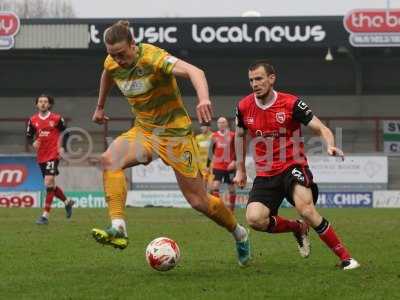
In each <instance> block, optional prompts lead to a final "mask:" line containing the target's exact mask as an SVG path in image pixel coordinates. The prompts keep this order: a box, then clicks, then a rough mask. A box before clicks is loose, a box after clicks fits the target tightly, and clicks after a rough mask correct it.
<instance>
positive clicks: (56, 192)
mask: <svg viewBox="0 0 400 300" xmlns="http://www.w3.org/2000/svg"><path fill="white" fill-rule="evenodd" d="M54 195H55V196H56V197H57V198H58V199H60V200H61V201H62V202H65V201H66V200H67V197H66V196H65V194H64V192H63V190H62V189H61V188H60V187H58V186H56V188H55V190H54Z"/></svg>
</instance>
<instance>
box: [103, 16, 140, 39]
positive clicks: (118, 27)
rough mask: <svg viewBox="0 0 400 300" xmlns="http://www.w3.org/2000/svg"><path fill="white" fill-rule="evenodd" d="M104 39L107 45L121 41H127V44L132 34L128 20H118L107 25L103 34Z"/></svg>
mask: <svg viewBox="0 0 400 300" xmlns="http://www.w3.org/2000/svg"><path fill="white" fill-rule="evenodd" d="M104 41H105V43H106V44H108V45H114V44H116V43H119V42H122V41H127V42H128V44H131V43H132V41H133V36H132V33H131V31H130V30H129V21H124V20H120V21H118V22H117V23H114V24H113V25H112V26H110V27H108V28H107V30H106V34H105V35H104Z"/></svg>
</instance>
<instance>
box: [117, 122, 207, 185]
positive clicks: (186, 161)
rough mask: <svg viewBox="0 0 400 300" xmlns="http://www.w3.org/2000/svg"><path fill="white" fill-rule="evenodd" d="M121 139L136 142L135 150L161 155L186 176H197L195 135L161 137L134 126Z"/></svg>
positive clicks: (197, 153) (153, 156)
mask: <svg viewBox="0 0 400 300" xmlns="http://www.w3.org/2000/svg"><path fill="white" fill-rule="evenodd" d="M118 138H119V139H120V138H121V139H124V140H127V141H129V142H133V143H135V144H136V145H135V150H137V149H139V152H140V151H142V152H141V153H142V154H143V153H146V154H147V155H151V156H152V158H153V159H155V158H157V157H160V158H161V159H162V160H163V161H164V163H166V164H167V165H169V166H171V167H172V168H173V169H174V170H176V171H178V172H179V173H181V174H182V175H184V176H186V177H192V178H194V177H197V174H198V172H199V171H200V173H202V172H201V169H200V167H199V149H198V146H197V143H196V140H195V138H194V136H193V135H187V136H184V137H160V136H157V135H155V134H152V133H151V132H148V131H145V130H143V129H141V128H140V127H133V128H131V129H130V130H129V131H127V132H124V133H123V134H121V135H120V136H119V137H118Z"/></svg>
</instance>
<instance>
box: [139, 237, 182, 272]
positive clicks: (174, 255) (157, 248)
mask: <svg viewBox="0 0 400 300" xmlns="http://www.w3.org/2000/svg"><path fill="white" fill-rule="evenodd" d="M180 257H181V253H180V250H179V247H178V244H177V243H176V242H175V241H174V240H171V239H169V238H167V237H159V238H156V239H155V240H153V241H151V242H150V244H148V246H147V248H146V260H147V263H148V264H149V266H150V267H152V268H153V269H155V270H157V271H168V270H171V269H172V268H174V267H175V266H176V265H177V264H178V262H179V259H180Z"/></svg>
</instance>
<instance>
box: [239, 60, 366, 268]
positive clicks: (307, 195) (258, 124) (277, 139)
mask: <svg viewBox="0 0 400 300" xmlns="http://www.w3.org/2000/svg"><path fill="white" fill-rule="evenodd" d="M249 80H250V85H251V88H252V89H253V93H251V94H250V95H248V96H246V97H244V98H243V99H242V100H240V101H239V103H238V105H237V109H236V119H237V120H236V122H237V128H236V136H235V148H236V159H237V166H236V167H237V171H236V175H235V179H234V181H235V182H236V183H237V184H238V185H239V186H244V185H245V184H246V168H245V163H244V159H245V152H246V151H245V150H246V143H245V142H244V137H245V134H246V133H248V134H249V136H250V137H251V142H250V145H251V147H250V148H251V149H250V151H251V153H252V155H253V159H254V162H255V165H256V174H257V176H256V178H255V180H254V183H253V187H252V190H251V192H250V195H249V201H248V204H247V211H246V219H247V222H248V223H249V225H250V226H251V227H252V228H254V229H255V230H257V231H265V232H268V233H283V232H292V233H293V234H294V236H295V238H296V240H297V243H298V246H299V251H300V255H301V256H302V257H308V256H309V254H310V245H309V238H308V227H309V226H311V227H312V228H313V229H314V230H315V231H316V233H317V234H318V235H319V237H320V239H321V240H322V241H323V242H324V243H325V244H326V245H327V246H328V247H329V248H330V249H331V250H332V251H333V252H334V253H335V254H336V255H337V256H338V257H339V259H340V262H341V263H340V266H341V267H342V269H344V270H349V269H355V268H357V267H359V263H358V262H357V261H356V260H355V259H353V258H352V257H351V255H350V253H349V251H348V250H347V249H346V247H345V246H344V244H343V243H342V242H341V241H340V240H339V237H338V236H337V234H336V232H335V230H334V229H333V226H332V225H331V224H330V223H329V222H328V221H327V220H326V219H325V218H323V217H322V216H321V215H320V214H319V213H318V211H317V210H316V208H315V205H314V204H315V203H316V201H317V199H318V187H317V185H316V184H315V183H314V182H313V177H312V173H311V171H310V169H309V168H308V163H307V158H306V155H305V151H304V144H303V142H302V139H301V124H303V125H305V126H307V127H309V128H311V129H312V130H313V132H314V133H315V134H316V135H317V136H319V137H321V139H322V140H323V141H324V143H325V144H326V145H327V153H328V155H331V156H341V157H342V158H343V152H342V150H340V149H339V148H337V147H335V140H334V136H333V134H332V132H331V130H330V129H328V128H327V127H326V126H325V125H324V124H323V123H322V122H321V121H320V120H319V119H318V118H317V117H316V116H314V115H313V113H312V111H311V109H310V108H309V107H308V105H307V104H306V103H305V102H304V101H303V100H302V99H300V98H299V97H298V96H295V95H291V94H287V93H283V92H278V91H275V90H274V88H273V86H274V83H275V80H276V75H275V70H274V67H273V66H272V65H271V64H269V63H268V62H267V61H259V62H256V63H254V64H253V65H251V66H250V68H249ZM284 198H286V199H287V200H288V201H289V202H290V203H291V204H292V205H293V206H294V207H295V208H296V210H297V212H298V213H299V214H300V216H301V217H302V218H303V220H304V221H305V222H304V221H303V220H289V219H286V218H284V217H282V216H279V215H278V209H279V206H280V205H281V203H282V201H283V199H284Z"/></svg>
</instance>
